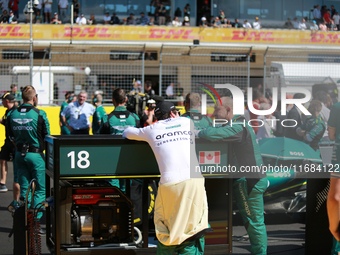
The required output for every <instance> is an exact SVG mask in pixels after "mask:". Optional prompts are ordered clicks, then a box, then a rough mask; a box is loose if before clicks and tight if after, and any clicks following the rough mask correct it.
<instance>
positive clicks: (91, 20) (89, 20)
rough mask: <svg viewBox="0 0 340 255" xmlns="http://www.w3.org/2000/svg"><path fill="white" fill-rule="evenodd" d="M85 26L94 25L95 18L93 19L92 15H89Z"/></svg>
mask: <svg viewBox="0 0 340 255" xmlns="http://www.w3.org/2000/svg"><path fill="white" fill-rule="evenodd" d="M87 24H89V25H96V24H97V21H96V18H95V17H94V14H91V16H90V18H89V19H88V20H87Z"/></svg>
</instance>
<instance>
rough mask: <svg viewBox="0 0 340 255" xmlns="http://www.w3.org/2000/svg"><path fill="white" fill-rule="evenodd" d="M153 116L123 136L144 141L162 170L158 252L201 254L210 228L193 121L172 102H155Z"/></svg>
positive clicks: (157, 217) (157, 218) (157, 214)
mask: <svg viewBox="0 0 340 255" xmlns="http://www.w3.org/2000/svg"><path fill="white" fill-rule="evenodd" d="M155 116H156V118H157V120H158V121H157V122H156V123H155V124H153V125H150V126H147V127H144V128H139V129H138V128H133V127H129V128H127V129H125V131H124V132H123V137H125V138H128V139H132V140H138V141H147V142H148V143H149V145H150V147H151V148H152V150H153V152H154V154H155V157H156V160H157V163H158V167H159V171H160V173H161V179H160V184H159V187H158V195H157V197H156V202H155V213H154V215H155V216H154V222H155V227H156V236H157V239H158V245H157V254H173V252H177V253H178V254H197V255H198V254H203V253H204V233H206V232H209V230H210V229H209V225H208V205H207V197H206V192H205V186H204V178H203V177H202V175H201V173H200V172H195V169H196V167H197V166H199V165H198V161H197V157H196V152H195V135H194V128H193V127H194V124H193V123H192V121H191V120H190V119H189V118H180V115H179V112H178V111H177V110H176V108H175V105H174V104H173V103H171V102H160V103H158V104H157V106H156V109H155Z"/></svg>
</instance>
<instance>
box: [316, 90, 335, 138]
mask: <svg viewBox="0 0 340 255" xmlns="http://www.w3.org/2000/svg"><path fill="white" fill-rule="evenodd" d="M328 95H329V94H328V93H326V92H325V91H319V92H318V93H316V94H315V99H316V100H319V101H320V102H321V111H320V116H321V119H322V121H323V122H324V123H325V125H326V130H325V133H324V135H323V140H324V141H329V137H328V130H327V123H328V119H329V115H330V113H331V110H330V109H329V108H327V106H326V105H327V104H328Z"/></svg>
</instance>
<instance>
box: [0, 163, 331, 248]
mask: <svg viewBox="0 0 340 255" xmlns="http://www.w3.org/2000/svg"><path fill="white" fill-rule="evenodd" d="M8 165H9V172H8V175H7V183H6V186H7V188H8V191H7V192H5V193H0V254H1V255H9V254H13V236H12V237H11V238H9V237H8V235H9V234H10V232H11V230H12V224H13V220H12V216H11V213H9V212H8V211H7V206H8V205H9V204H10V203H11V201H12V199H13V197H12V196H13V195H12V190H13V189H12V183H13V171H12V163H11V162H9V163H8ZM233 221H234V226H233V244H232V247H233V248H232V251H233V253H232V254H250V243H249V240H248V238H247V232H246V230H245V228H244V227H243V226H242V225H241V223H240V220H239V218H238V217H237V216H235V219H233ZM265 222H266V227H267V234H268V254H278V255H283V254H289V255H301V254H305V224H304V223H301V222H298V221H297V220H294V219H293V218H291V217H288V216H286V215H281V214H280V215H266V217H265ZM43 227H44V225H43ZM149 240H150V242H151V243H152V242H154V241H153V237H152V238H149ZM131 252H132V251H131ZM42 254H50V252H49V250H48V249H47V246H46V242H45V236H42ZM82 254H90V253H82ZM91 254H92V253H91ZM110 254H123V253H122V252H120V251H117V253H116V252H111V253H110ZM129 254H156V249H155V248H150V249H143V250H136V251H134V252H132V253H130V252H129ZM205 254H207V255H214V254H227V249H226V246H223V245H209V246H206V247H205ZM325 254H326V253H325ZM23 255H24V254H23Z"/></svg>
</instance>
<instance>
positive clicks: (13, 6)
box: [8, 0, 19, 24]
mask: <svg viewBox="0 0 340 255" xmlns="http://www.w3.org/2000/svg"><path fill="white" fill-rule="evenodd" d="M18 4H19V0H10V1H9V2H8V8H9V9H10V10H11V11H12V12H13V14H14V16H15V17H16V18H17V19H19V7H18ZM11 24H13V23H11Z"/></svg>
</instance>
